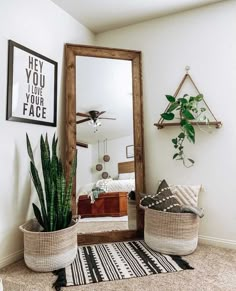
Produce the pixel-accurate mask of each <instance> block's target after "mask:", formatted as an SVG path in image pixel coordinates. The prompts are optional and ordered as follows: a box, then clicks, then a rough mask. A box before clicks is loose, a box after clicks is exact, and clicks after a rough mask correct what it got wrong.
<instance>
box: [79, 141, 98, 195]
mask: <svg viewBox="0 0 236 291" xmlns="http://www.w3.org/2000/svg"><path fill="white" fill-rule="evenodd" d="M92 149H93V147H92V145H91V144H89V145H88V148H83V147H77V160H78V164H77V172H76V189H77V191H76V193H77V192H78V190H79V188H80V187H81V186H82V185H85V184H88V183H91V182H92V181H93V176H92V166H93V164H94V163H93V160H92Z"/></svg>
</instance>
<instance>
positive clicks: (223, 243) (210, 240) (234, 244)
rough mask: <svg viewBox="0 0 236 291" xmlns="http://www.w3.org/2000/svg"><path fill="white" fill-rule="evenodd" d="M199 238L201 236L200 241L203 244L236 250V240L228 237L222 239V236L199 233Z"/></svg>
mask: <svg viewBox="0 0 236 291" xmlns="http://www.w3.org/2000/svg"><path fill="white" fill-rule="evenodd" d="M198 238H199V242H200V243H203V244H208V245H213V246H217V247H223V248H227V249H234V250H236V241H235V240H228V239H222V238H217V237H211V236H205V235H199V237H198Z"/></svg>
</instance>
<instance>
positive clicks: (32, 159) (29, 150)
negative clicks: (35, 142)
mask: <svg viewBox="0 0 236 291" xmlns="http://www.w3.org/2000/svg"><path fill="white" fill-rule="evenodd" d="M26 144H27V151H28V155H29V157H30V160H31V162H32V163H33V164H34V155H33V151H32V147H31V144H30V140H29V136H28V134H27V133H26Z"/></svg>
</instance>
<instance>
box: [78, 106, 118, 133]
mask: <svg viewBox="0 0 236 291" xmlns="http://www.w3.org/2000/svg"><path fill="white" fill-rule="evenodd" d="M105 112H106V111H100V112H99V111H97V110H91V111H89V112H88V113H81V112H77V113H76V115H77V116H80V117H85V118H84V119H81V120H78V121H76V124H80V123H83V122H86V121H88V123H89V125H91V126H93V128H94V132H96V131H97V128H98V126H101V125H102V124H101V121H100V120H101V119H109V120H116V118H112V117H100V116H101V115H102V114H104V113H105Z"/></svg>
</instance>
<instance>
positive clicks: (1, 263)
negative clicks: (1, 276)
mask: <svg viewBox="0 0 236 291" xmlns="http://www.w3.org/2000/svg"><path fill="white" fill-rule="evenodd" d="M23 257H24V250H19V251H17V252H15V253H13V254H10V255H8V256H6V257H4V258H2V259H0V269H1V268H3V267H5V266H7V265H10V264H12V263H14V262H16V261H18V260H20V259H22V258H23Z"/></svg>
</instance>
